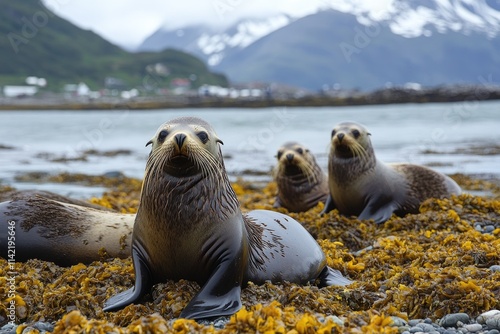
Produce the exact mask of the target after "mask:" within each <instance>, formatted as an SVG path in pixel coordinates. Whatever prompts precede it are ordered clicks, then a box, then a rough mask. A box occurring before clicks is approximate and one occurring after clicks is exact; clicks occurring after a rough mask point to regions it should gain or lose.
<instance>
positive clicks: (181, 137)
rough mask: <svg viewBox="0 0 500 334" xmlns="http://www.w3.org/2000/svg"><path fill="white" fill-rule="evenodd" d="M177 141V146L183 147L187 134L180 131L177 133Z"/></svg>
mask: <svg viewBox="0 0 500 334" xmlns="http://www.w3.org/2000/svg"><path fill="white" fill-rule="evenodd" d="M174 138H175V142H176V143H177V146H178V147H179V148H182V145H183V144H184V141H185V140H186V135H185V134H183V133H178V134H176V135H175V137H174Z"/></svg>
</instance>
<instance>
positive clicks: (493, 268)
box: [490, 264, 500, 272]
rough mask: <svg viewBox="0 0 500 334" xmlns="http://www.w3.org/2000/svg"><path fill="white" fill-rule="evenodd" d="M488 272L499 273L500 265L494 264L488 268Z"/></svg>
mask: <svg viewBox="0 0 500 334" xmlns="http://www.w3.org/2000/svg"><path fill="white" fill-rule="evenodd" d="M490 270H491V271H493V272H496V271H500V265H498V264H495V265H493V266H491V267H490Z"/></svg>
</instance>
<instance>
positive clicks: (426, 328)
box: [415, 322, 434, 333]
mask: <svg viewBox="0 0 500 334" xmlns="http://www.w3.org/2000/svg"><path fill="white" fill-rule="evenodd" d="M415 327H420V328H422V331H423V332H426V333H429V332H431V331H434V326H432V325H431V324H428V323H425V322H421V323H419V324H417V325H416V326H415Z"/></svg>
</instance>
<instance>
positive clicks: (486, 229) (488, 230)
mask: <svg viewBox="0 0 500 334" xmlns="http://www.w3.org/2000/svg"><path fill="white" fill-rule="evenodd" d="M494 230H495V226H493V225H486V226H485V227H483V233H492V232H493V231H494Z"/></svg>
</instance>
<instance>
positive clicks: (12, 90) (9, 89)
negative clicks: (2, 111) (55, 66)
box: [3, 86, 38, 97]
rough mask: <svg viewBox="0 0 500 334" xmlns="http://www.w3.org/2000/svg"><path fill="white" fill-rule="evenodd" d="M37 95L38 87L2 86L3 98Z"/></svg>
mask: <svg viewBox="0 0 500 334" xmlns="http://www.w3.org/2000/svg"><path fill="white" fill-rule="evenodd" d="M36 93H38V87H35V86H4V87H3V95H4V96H5V97H25V96H33V95H35V94H36Z"/></svg>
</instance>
